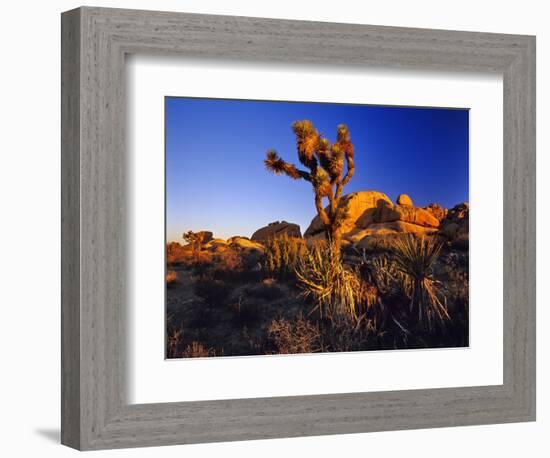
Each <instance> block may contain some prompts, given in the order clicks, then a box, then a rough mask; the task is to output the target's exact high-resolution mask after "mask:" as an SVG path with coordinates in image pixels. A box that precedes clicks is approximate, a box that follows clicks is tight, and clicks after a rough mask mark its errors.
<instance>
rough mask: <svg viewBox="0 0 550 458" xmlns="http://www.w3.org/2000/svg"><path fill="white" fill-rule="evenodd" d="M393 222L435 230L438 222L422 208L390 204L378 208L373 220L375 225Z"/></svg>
mask: <svg viewBox="0 0 550 458" xmlns="http://www.w3.org/2000/svg"><path fill="white" fill-rule="evenodd" d="M394 221H401V222H404V223H412V224H416V225H418V226H423V227H433V228H436V227H438V226H439V220H438V219H437V218H436V217H435V216H433V215H432V214H431V213H430V212H429V211H427V210H424V209H423V208H417V207H410V206H407V205H391V204H390V205H382V206H380V207H379V208H378V210H377V212H376V214H375V218H374V222H375V223H391V222H394Z"/></svg>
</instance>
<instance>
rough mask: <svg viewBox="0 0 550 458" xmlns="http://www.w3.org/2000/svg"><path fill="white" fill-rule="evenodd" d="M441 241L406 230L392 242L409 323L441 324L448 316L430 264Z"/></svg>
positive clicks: (425, 326)
mask: <svg viewBox="0 0 550 458" xmlns="http://www.w3.org/2000/svg"><path fill="white" fill-rule="evenodd" d="M441 247H442V245H441V244H440V243H437V242H434V241H433V239H428V238H426V237H424V236H421V237H417V236H415V235H413V234H409V235H408V236H407V237H403V238H401V239H396V240H395V242H394V245H393V253H394V255H395V259H394V262H395V267H396V268H397V269H398V270H399V271H400V272H402V273H403V274H404V275H405V285H404V286H405V289H406V290H407V292H408V295H409V297H410V304H409V312H410V316H411V319H412V321H413V323H415V324H416V325H417V326H418V327H420V328H421V329H423V330H426V331H433V330H434V328H435V327H436V326H439V327H443V326H444V325H445V323H446V322H447V321H448V320H449V319H450V317H449V313H448V311H447V306H446V304H445V296H444V295H443V293H442V290H441V288H440V283H439V282H438V281H437V280H435V279H434V277H433V266H434V264H435V262H436V261H437V258H438V257H439V254H440V252H441Z"/></svg>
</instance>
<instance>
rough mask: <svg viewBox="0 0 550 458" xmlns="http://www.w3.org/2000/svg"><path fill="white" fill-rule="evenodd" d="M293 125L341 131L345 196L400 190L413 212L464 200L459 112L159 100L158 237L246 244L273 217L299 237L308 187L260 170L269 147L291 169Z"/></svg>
mask: <svg viewBox="0 0 550 458" xmlns="http://www.w3.org/2000/svg"><path fill="white" fill-rule="evenodd" d="M301 119H309V120H310V121H312V122H313V124H314V125H315V127H316V128H317V129H318V130H319V132H321V133H322V134H323V135H324V136H326V137H327V138H328V139H329V140H330V141H334V140H335V138H336V126H337V125H338V124H340V123H345V124H347V125H348V127H349V130H350V133H351V139H352V142H353V144H354V146H355V163H356V172H355V176H354V177H353V179H352V180H351V181H350V183H349V184H348V185H347V186H346V188H345V191H344V193H345V194H347V193H350V192H354V191H362V190H376V191H381V192H384V193H386V194H387V195H388V196H389V197H390V199H392V200H395V199H396V197H397V195H398V194H400V193H406V194H409V195H410V196H411V198H412V199H413V202H414V204H415V205H417V206H424V205H427V204H429V203H431V202H437V203H439V204H441V205H442V206H444V207H452V206H454V205H455V204H457V203H460V202H464V201H468V169H469V165H468V159H469V158H468V138H469V133H468V126H469V122H468V111H467V110H455V109H439V108H412V107H383V106H367V105H348V104H324V103H299V102H296V103H293V102H265V101H240V100H219V99H192V98H177V97H167V98H166V119H165V122H166V228H167V240H168V241H173V240H175V241H180V242H181V241H182V240H181V234H182V233H183V232H184V231H187V230H195V231H196V230H210V231H213V232H214V236H215V237H221V238H228V237H231V236H233V235H243V236H247V237H249V236H250V235H252V233H253V232H254V231H255V230H256V229H258V228H260V227H262V226H265V225H266V224H268V223H270V222H272V221H277V220H279V221H280V220H286V221H289V222H293V223H297V224H299V225H300V227H301V229H302V232H304V231H305V230H306V228H307V226H308V225H309V223H310V222H311V219H312V218H313V217H314V216H315V214H316V212H315V207H314V202H313V192H312V190H311V185H310V184H309V183H307V182H305V181H303V180H291V179H290V178H288V177H286V176H276V175H272V174H270V173H268V172H267V170H266V169H265V167H264V164H263V160H264V158H265V154H266V151H267V150H268V149H271V148H273V149H275V150H277V152H278V153H279V154H280V156H282V157H283V159H285V160H286V161H288V162H293V163H296V165H298V158H297V153H296V145H295V137H294V134H293V132H292V129H291V125H292V123H293V122H294V121H296V120H301ZM300 167H301V165H300ZM301 168H303V167H301Z"/></svg>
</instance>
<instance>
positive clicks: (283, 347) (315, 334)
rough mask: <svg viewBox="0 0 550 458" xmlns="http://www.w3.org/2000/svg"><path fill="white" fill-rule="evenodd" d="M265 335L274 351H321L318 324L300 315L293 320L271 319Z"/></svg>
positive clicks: (285, 352) (286, 352)
mask: <svg viewBox="0 0 550 458" xmlns="http://www.w3.org/2000/svg"><path fill="white" fill-rule="evenodd" d="M267 335H268V339H269V341H270V343H271V344H272V345H273V347H274V349H275V351H276V353H279V354H294V353H314V352H318V351H321V332H320V330H319V326H318V325H315V324H313V323H311V322H310V321H308V320H306V319H305V318H303V317H302V316H300V317H298V318H297V319H296V320H294V321H290V320H286V319H283V318H281V319H279V320H273V321H272V322H271V323H270V325H269V326H268V328H267Z"/></svg>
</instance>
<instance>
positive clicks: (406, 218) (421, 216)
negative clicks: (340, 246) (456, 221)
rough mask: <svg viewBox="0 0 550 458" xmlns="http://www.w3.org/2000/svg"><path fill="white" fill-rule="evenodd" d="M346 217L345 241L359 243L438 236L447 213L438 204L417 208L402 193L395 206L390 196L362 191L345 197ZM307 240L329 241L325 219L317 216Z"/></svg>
mask: <svg viewBox="0 0 550 458" xmlns="http://www.w3.org/2000/svg"><path fill="white" fill-rule="evenodd" d="M342 204H343V205H345V210H346V212H347V213H346V218H345V220H344V222H343V225H342V228H343V230H342V232H343V241H344V242H347V243H353V244H358V243H359V242H361V241H362V240H365V239H366V238H369V237H380V236H383V235H389V234H403V233H414V234H434V233H436V232H437V230H438V228H439V225H440V221H441V219H443V218H445V215H446V210H445V209H443V208H441V207H440V206H439V205H438V204H430V205H429V206H428V207H426V208H419V207H415V206H414V205H413V201H412V199H411V198H410V197H409V196H408V195H407V194H400V195H399V196H398V198H397V201H396V204H394V203H393V202H392V201H391V200H390V199H389V198H388V196H387V195H386V194H384V193H381V192H377V191H361V192H354V193H352V194H348V195H347V196H344V197H343V198H342ZM304 237H305V238H306V239H307V240H308V242H312V241H315V240H322V239H324V238H325V235H324V228H323V224H322V223H321V220H320V219H319V218H318V217H315V218H314V219H313V221H312V222H311V224H310V225H309V227H308V228H307V230H306V232H305V233H304Z"/></svg>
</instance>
